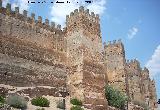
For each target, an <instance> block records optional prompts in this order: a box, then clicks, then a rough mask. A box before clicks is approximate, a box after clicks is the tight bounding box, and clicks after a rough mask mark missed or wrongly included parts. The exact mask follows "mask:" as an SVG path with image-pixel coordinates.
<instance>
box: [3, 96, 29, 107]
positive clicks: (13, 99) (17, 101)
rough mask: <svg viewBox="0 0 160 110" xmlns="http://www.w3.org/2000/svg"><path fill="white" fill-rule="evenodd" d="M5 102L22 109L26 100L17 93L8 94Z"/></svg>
mask: <svg viewBox="0 0 160 110" xmlns="http://www.w3.org/2000/svg"><path fill="white" fill-rule="evenodd" d="M6 103H7V104H8V105H10V106H11V107H14V108H18V109H22V110H24V109H26V108H27V102H26V100H25V98H23V97H21V96H19V95H10V96H9V97H8V98H7V100H6Z"/></svg>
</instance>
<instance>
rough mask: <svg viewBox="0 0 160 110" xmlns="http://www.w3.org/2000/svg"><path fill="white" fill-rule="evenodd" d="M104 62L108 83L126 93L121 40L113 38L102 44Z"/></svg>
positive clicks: (123, 54)
mask: <svg viewBox="0 0 160 110" xmlns="http://www.w3.org/2000/svg"><path fill="white" fill-rule="evenodd" d="M104 54H105V55H104V64H105V68H106V70H107V74H106V76H107V77H108V83H109V84H110V85H112V86H113V87H115V88H116V89H118V90H120V91H122V92H124V93H126V89H127V80H126V77H127V76H126V70H125V51H124V46H123V44H122V42H121V40H118V41H116V40H114V41H113V42H110V41H109V42H108V43H107V44H105V45H104Z"/></svg>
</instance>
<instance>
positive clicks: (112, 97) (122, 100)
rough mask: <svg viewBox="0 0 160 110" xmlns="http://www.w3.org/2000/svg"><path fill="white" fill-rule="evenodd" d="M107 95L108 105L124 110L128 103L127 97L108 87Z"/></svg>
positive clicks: (106, 88) (106, 89)
mask: <svg viewBox="0 0 160 110" xmlns="http://www.w3.org/2000/svg"><path fill="white" fill-rule="evenodd" d="M105 95H106V98H107V100H108V105H109V106H113V107H116V108H119V109H124V108H125V104H126V103H127V100H128V98H127V96H126V95H124V94H123V93H121V92H120V91H118V90H117V89H115V88H113V87H111V86H109V85H107V86H106V87H105Z"/></svg>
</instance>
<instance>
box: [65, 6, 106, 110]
mask: <svg viewBox="0 0 160 110" xmlns="http://www.w3.org/2000/svg"><path fill="white" fill-rule="evenodd" d="M65 39H66V41H67V59H68V66H69V74H68V85H69V90H70V95H71V97H72V98H74V97H76V98H78V99H80V100H82V101H83V102H84V103H83V105H84V107H85V108H88V109H92V110H106V109H107V101H106V99H105V94H104V86H105V70H104V66H103V61H102V60H103V55H102V39H101V32H100V23H99V15H95V14H94V13H93V12H91V14H90V13H89V10H88V9H87V10H84V7H82V6H81V7H79V10H78V9H75V10H74V12H71V13H70V16H69V15H67V16H66V34H65Z"/></svg>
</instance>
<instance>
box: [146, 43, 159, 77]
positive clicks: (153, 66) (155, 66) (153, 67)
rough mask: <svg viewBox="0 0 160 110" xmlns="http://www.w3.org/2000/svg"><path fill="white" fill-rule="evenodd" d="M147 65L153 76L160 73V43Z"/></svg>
mask: <svg viewBox="0 0 160 110" xmlns="http://www.w3.org/2000/svg"><path fill="white" fill-rule="evenodd" d="M145 66H146V67H147V68H148V69H149V70H150V76H151V78H153V77H154V76H156V75H157V74H160V45H159V46H158V47H157V48H156V50H155V51H154V53H153V55H152V57H151V58H150V60H149V61H148V62H147V63H146V65H145Z"/></svg>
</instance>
